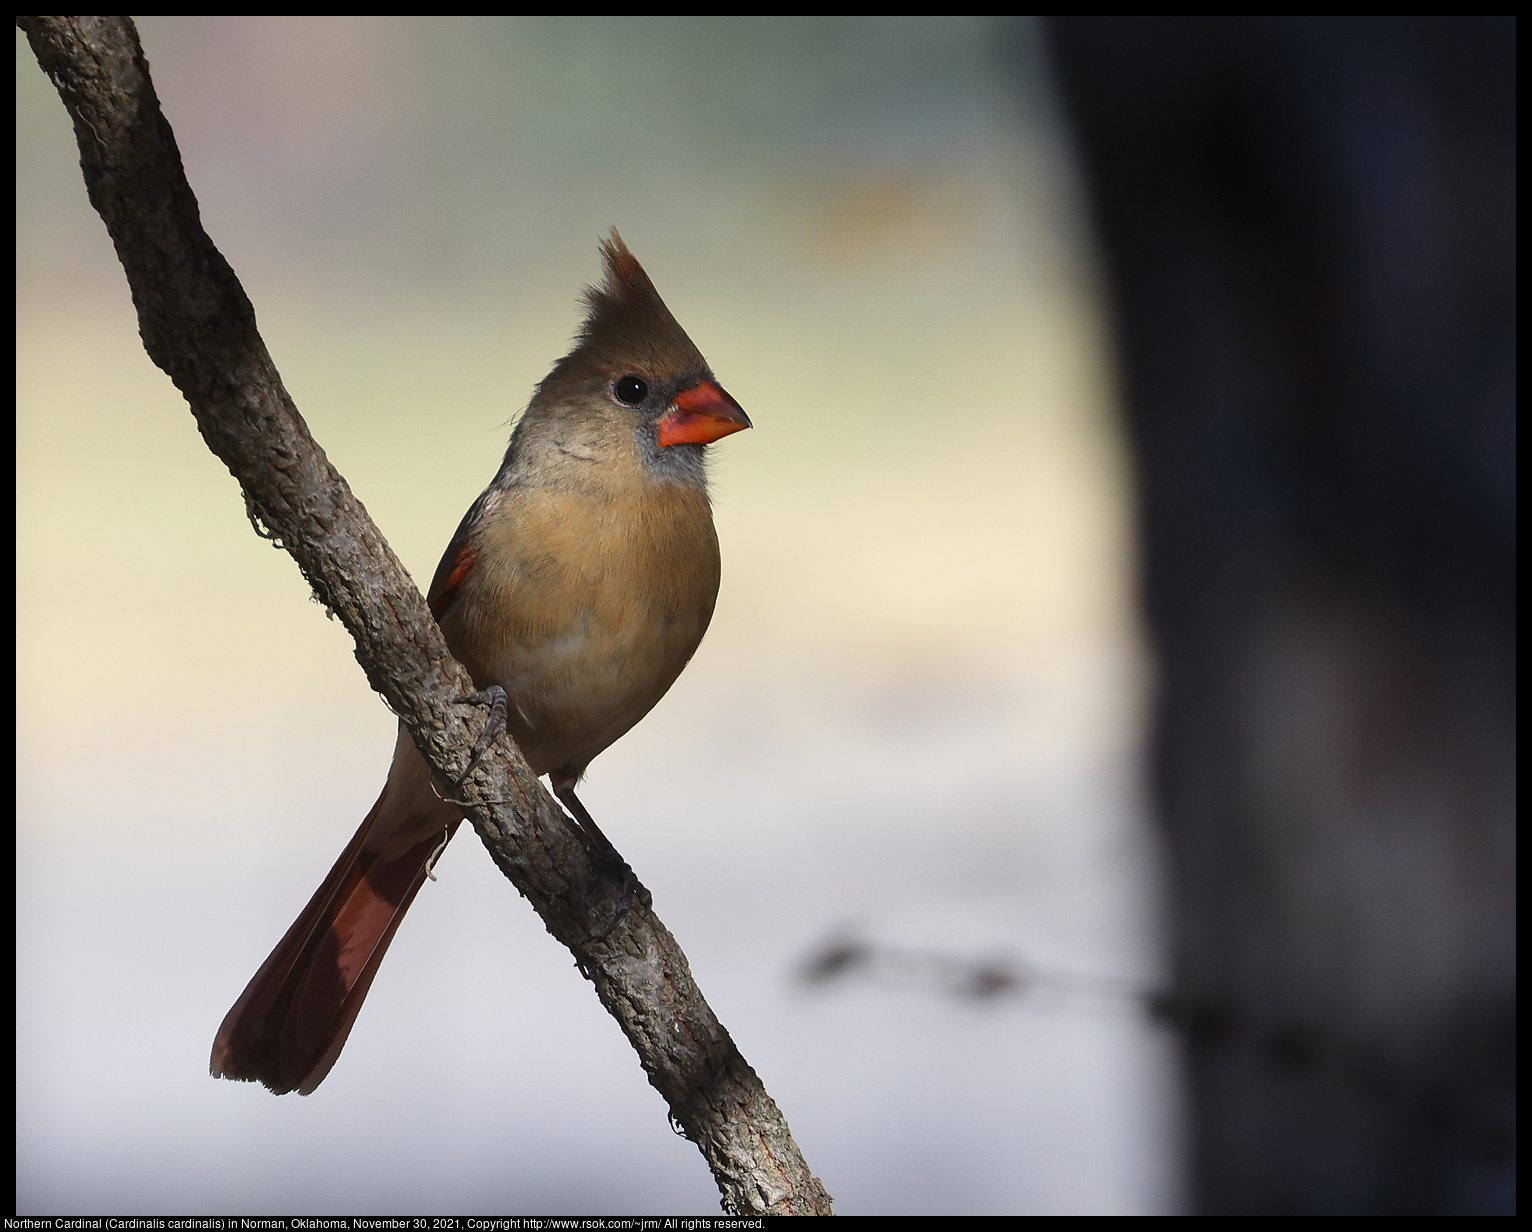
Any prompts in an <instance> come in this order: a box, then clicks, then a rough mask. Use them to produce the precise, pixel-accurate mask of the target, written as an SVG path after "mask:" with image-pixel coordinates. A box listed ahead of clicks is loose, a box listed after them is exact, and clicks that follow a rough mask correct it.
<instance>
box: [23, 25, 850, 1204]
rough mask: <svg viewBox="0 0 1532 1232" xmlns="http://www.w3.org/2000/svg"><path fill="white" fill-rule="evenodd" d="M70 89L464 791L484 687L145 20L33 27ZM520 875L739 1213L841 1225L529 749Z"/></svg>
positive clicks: (361, 618) (251, 429) (266, 507)
mask: <svg viewBox="0 0 1532 1232" xmlns="http://www.w3.org/2000/svg"><path fill="white" fill-rule="evenodd" d="M17 25H18V26H20V27H21V28H22V29H23V30H24V31H25V32H26V34H27V38H28V40H29V41H30V43H31V45H32V50H33V52H34V53H35V54H36V56H37V60H38V63H39V64H40V65H41V66H42V69H43V71H44V72H45V73H47V74H48V76H49V78H50V79H51V80H52V81H53V83H54V85H55V86H57V87H58V91H59V95H60V97H62V99H63V100H64V105H65V107H66V108H67V109H68V111H69V114H70V117H71V118H72V119H73V121H74V128H75V137H76V139H77V141H78V143H79V147H80V166H81V169H82V171H83V172H84V176H85V186H86V190H87V191H88V192H89V194H90V200H91V204H92V205H94V206H95V208H96V210H97V212H98V213H99V214H100V215H101V217H102V219H103V220H104V221H105V222H106V226H107V231H108V232H109V233H110V234H111V237H112V242H113V244H114V245H115V246H116V249H117V255H118V258H119V259H120V260H121V261H122V265H123V269H124V270H125V271H126V272H127V276H128V285H129V287H130V288H131V290H132V293H133V304H134V307H135V308H136V309H137V311H138V321H139V334H140V336H141V337H142V338H143V342H144V347H145V349H146V350H147V351H148V353H149V357H150V358H151V359H152V360H153V361H154V362H155V364H157V365H158V366H159V367H160V368H162V369H164V371H165V372H166V373H167V374H168V375H169V376H170V379H171V380H172V381H174V382H175V385H176V388H178V389H179V390H180V391H181V393H182V394H183V395H185V397H186V400H187V402H188V403H189V404H190V405H191V410H192V414H193V416H194V417H195V418H196V421H197V427H198V429H199V430H200V431H201V433H202V436H203V439H205V440H206V441H207V444H208V448H210V449H211V450H212V451H213V452H214V453H215V454H217V455H218V457H219V458H220V459H221V460H222V461H223V462H224V464H225V465H226V466H228V468H229V470H230V472H231V473H232V474H233V475H234V477H235V478H236V479H237V480H238V481H239V482H240V484H241V486H242V487H243V488H244V492H245V499H246V501H247V503H248V506H249V509H250V513H251V519H252V521H253V522H256V523H258V525H257V529H258V530H259V529H260V528H261V526H264V527H265V528H267V531H266V533H269V534H270V535H272V536H273V537H275V538H277V539H279V540H280V542H281V544H282V546H283V547H285V548H286V549H287V550H288V552H290V553H291V554H292V556H293V559H294V560H296V561H297V562H298V567H299V569H301V570H302V572H303V576H304V577H305V578H306V579H307V580H308V582H309V585H310V586H312V587H313V589H314V593H315V594H316V595H317V596H318V598H319V599H320V601H321V602H323V603H324V604H325V606H326V608H327V609H328V610H330V611H332V612H333V613H334V614H335V615H336V616H338V617H339V618H340V620H341V621H342V623H343V624H344V625H345V626H346V628H347V629H348V630H349V631H350V633H351V635H352V637H353V638H354V639H355V640H356V657H357V661H358V662H359V663H361V665H362V669H363V670H364V671H365V672H366V673H367V679H368V681H369V683H370V684H371V685H372V687H373V688H374V689H376V690H377V691H378V692H379V693H380V694H382V696H383V699H384V701H385V702H386V703H387V704H388V706H389V707H390V708H391V709H392V710H393V711H394V712H395V713H396V714H397V715H398V716H399V717H400V719H401V720H402V721H403V723H404V725H405V726H406V727H407V728H408V729H409V732H410V735H411V737H412V738H413V739H414V741H415V745H416V747H417V748H418V749H419V750H420V752H421V754H422V756H424V758H425V759H426V761H427V762H428V763H429V764H430V766H431V768H432V769H433V770H434V771H435V772H436V773H437V775H438V776H439V777H440V778H441V779H442V780H443V781H444V782H452V781H454V780H455V779H456V778H457V775H458V774H459V773H461V771H462V768H463V767H464V766H465V765H466V764H467V762H468V759H469V751H470V749H471V748H472V747H473V742H474V738H475V735H476V733H477V730H478V724H477V723H476V722H475V721H474V716H475V714H476V713H477V712H476V711H474V710H473V709H471V708H469V707H466V706H464V705H463V704H462V703H461V699H462V698H464V697H465V696H466V695H467V694H469V693H471V692H473V683H472V681H471V680H470V679H469V676H468V673H467V672H466V671H465V670H464V669H463V668H462V667H461V666H460V665H459V664H458V663H457V662H456V661H455V660H454V659H453V658H452V656H451V655H450V654H449V653H448V651H447V646H446V643H445V642H444V641H443V639H442V635H441V631H440V630H439V629H438V628H437V627H436V622H435V621H434V620H433V619H432V617H431V614H430V612H429V611H428V610H427V608H426V604H425V600H424V599H423V598H422V597H421V594H420V592H419V590H418V589H416V587H415V584H414V582H413V581H412V580H411V579H410V576H409V574H408V573H406V572H405V570H404V567H403V566H402V565H401V564H400V563H399V560H398V558H397V557H396V556H395V555H394V554H393V552H392V551H391V550H390V548H389V546H388V543H387V542H386V541H385V540H384V538H383V536H382V535H381V534H380V533H379V532H378V529H377V527H375V526H374V525H373V524H372V520H371V519H370V518H369V517H368V516H367V511H366V510H365V509H364V508H363V507H362V505H361V503H360V502H359V501H358V500H357V499H356V497H355V496H353V495H352V492H351V489H350V487H349V486H347V484H346V481H345V480H344V479H343V478H341V476H340V475H339V474H338V473H337V472H336V470H335V468H334V467H333V466H331V465H330V462H329V460H328V459H327V458H326V457H325V455H324V451H323V450H322V449H320V447H319V446H318V444H317V443H316V442H315V441H314V439H313V437H312V436H311V435H310V433H309V430H308V426H307V425H306V424H305V423H304V422H303V419H302V417H301V416H300V415H299V414H298V411H297V408H296V407H294V406H293V403H292V399H291V398H290V397H289V396H288V394H287V391H286V390H285V389H284V388H283V387H282V381H281V378H280V377H279V376H278V374H277V370H276V366H275V365H274V364H273V363H272V361H271V357H270V355H268V354H267V352H266V347H265V344H264V343H263V342H262V341H261V337H260V334H259V333H258V332H257V330H256V324H255V311H254V309H253V308H252V307H251V306H250V301H249V299H248V298H246V296H245V292H244V290H243V288H242V287H241V286H240V284H239V280H238V279H237V278H236V277H235V276H234V271H233V270H232V269H230V268H229V264H228V262H227V261H225V260H224V258H223V256H222V254H221V253H219V251H218V249H217V248H215V247H214V246H213V242H212V241H211V240H210V239H209V238H208V236H207V234H206V232H204V231H203V229H202V223H201V220H200V216H199V213H198V208H197V199H196V197H195V196H194V195H193V193H192V190H191V187H190V185H188V184H187V182H186V175H185V172H184V171H183V169H182V167H181V156H180V152H179V151H178V149H177V148H176V142H175V136H174V134H173V133H172V132H171V129H170V124H169V122H168V121H166V119H165V117H164V116H163V115H162V114H161V112H160V107H159V100H158V99H157V98H156V96H155V93H154V86H153V83H152V82H151V81H150V78H149V67H148V64H147V63H146V62H145V60H144V56H143V51H142V48H141V47H140V45H139V41H138V32H137V30H136V29H135V28H134V26H133V23H132V22H131V21H130V20H129V19H128V18H126V17H18V18H17ZM459 790H460V793H461V798H462V799H463V800H464V801H465V808H464V812H465V813H466V815H467V816H468V818H469V819H470V820H471V821H472V822H473V825H474V828H475V829H476V830H477V831H478V832H479V837H480V838H481V839H482V840H483V842H484V845H485V846H486V847H487V848H489V852H490V855H491V856H492V857H493V859H494V861H495V863H496V864H497V865H498V866H499V867H500V870H501V871H502V872H503V873H504V874H505V875H506V877H508V878H509V879H510V881H511V882H512V884H514V885H515V886H516V888H517V889H518V890H520V891H521V893H522V894H523V895H525V896H526V898H527V899H528V900H529V901H530V902H531V904H532V906H533V907H534V908H535V909H536V911H537V913H538V914H539V915H540V916H541V917H542V919H543V921H544V923H545V924H546V925H547V927H548V931H549V932H550V933H552V934H553V935H554V937H556V938H557V939H558V940H559V941H560V942H562V943H563V944H564V945H566V946H568V947H569V949H570V950H571V951H572V952H573V953H574V955H575V958H576V960H577V962H578V964H579V966H580V969H581V970H582V971H584V972H585V973H586V975H587V976H588V978H589V979H590V980H591V982H592V983H593V984H594V985H595V987H596V992H597V995H598V996H599V997H600V998H601V1003H602V1004H603V1005H604V1006H605V1007H606V1009H607V1012H608V1013H610V1014H611V1015H612V1016H613V1017H614V1018H616V1019H617V1021H618V1024H619V1025H620V1026H621V1027H622V1030H623V1032H624V1034H625V1035H627V1037H628V1040H629V1041H630V1042H631V1043H632V1045H633V1047H634V1049H635V1050H636V1051H637V1053H638V1055H639V1059H640V1061H641V1062H642V1064H643V1067H644V1070H645V1072H646V1073H647V1074H648V1075H649V1081H650V1082H651V1083H652V1084H653V1085H654V1087H655V1088H656V1089H657V1090H658V1091H659V1092H660V1094H661V1095H663V1096H664V1097H665V1100H666V1102H667V1103H668V1104H669V1105H670V1112H671V1116H672V1118H673V1119H674V1121H675V1122H676V1123H677V1124H678V1125H679V1126H680V1127H681V1129H682V1130H683V1132H684V1133H685V1134H686V1136H687V1137H688V1138H690V1139H691V1140H692V1141H693V1142H695V1143H696V1144H697V1145H698V1147H699V1149H700V1150H701V1151H702V1153H703V1155H704V1156H705V1157H706V1159H707V1161H708V1166H709V1167H710V1168H711V1169H712V1171H713V1176H714V1179H715V1180H716V1181H717V1182H718V1187H719V1189H720V1191H721V1192H722V1193H723V1202H724V1207H725V1209H727V1210H731V1211H737V1212H741V1213H744V1212H750V1213H756V1212H759V1213H771V1214H829V1213H830V1198H829V1195H828V1194H826V1193H825V1191H824V1187H823V1186H822V1185H821V1184H820V1183H819V1181H818V1180H817V1179H816V1178H815V1177H813V1176H811V1175H810V1174H809V1171H808V1167H807V1165H806V1164H805V1163H804V1161H803V1158H802V1156H801V1155H800V1154H799V1153H798V1148H797V1146H796V1144H795V1143H794V1142H793V1140H792V1136H791V1134H790V1133H789V1132H788V1128H787V1123H786V1121H785V1120H784V1119H783V1117H782V1115H781V1113H780V1112H779V1111H778V1109H777V1107H776V1105H775V1104H774V1103H773V1102H772V1100H771V1098H770V1096H768V1095H767V1094H766V1091H765V1088H764V1087H763V1086H762V1085H761V1082H760V1079H759V1078H757V1077H756V1074H755V1071H754V1070H752V1069H751V1068H750V1066H749V1064H748V1063H747V1062H746V1061H745V1059H744V1058H743V1057H742V1056H741V1055H740V1054H739V1050H738V1049H736V1048H735V1046H734V1042H733V1041H732V1040H731V1039H730V1038H729V1035H728V1032H727V1031H725V1030H724V1029H723V1027H722V1025H721V1024H720V1023H719V1022H718V1020H717V1018H715V1017H714V1015H713V1012H712V1010H711V1009H709V1008H708V1005H707V1002H706V1001H704V1000H703V998H702V994H701V992H700V991H699V990H698V989H697V986H696V985H695V983H693V981H692V978H691V971H690V968H689V967H688V965H687V962H686V956H685V955H684V954H683V953H682V952H681V949H680V947H679V946H678V945H677V944H676V941H675V938H673V937H672V936H671V935H670V933H669V932H668V931H667V930H666V929H665V927H664V926H663V925H662V924H661V923H660V921H659V920H658V919H657V918H656V917H655V916H654V914H653V913H652V912H650V911H648V910H645V909H643V908H641V907H638V906H637V905H635V907H634V909H633V910H632V911H631V913H630V914H629V915H628V916H627V917H625V919H624V920H623V922H622V924H621V925H620V926H619V927H618V928H617V929H616V930H615V931H614V932H613V933H612V934H611V936H609V937H606V938H603V939H601V940H591V938H592V936H593V934H594V933H596V932H597V931H599V925H598V922H599V921H603V920H610V919H611V918H612V915H613V911H614V909H615V903H616V888H615V887H614V886H612V885H610V884H609V883H608V882H607V880H606V879H605V878H603V877H600V876H598V875H596V872H595V870H594V869H593V867H592V865H591V862H590V859H589V856H588V855H587V854H586V851H585V848H584V845H583V844H582V843H581V842H580V841H579V840H578V838H577V837H576V836H575V834H574V833H573V830H572V828H571V827H570V826H569V825H568V823H567V822H566V821H565V820H564V817H563V814H562V812H561V811H560V809H559V807H558V805H557V804H556V803H555V802H554V801H553V799H552V797H551V796H549V795H548V793H547V792H546V791H545V790H544V789H543V787H542V785H541V784H540V783H539V782H538V781H537V779H536V778H534V777H533V775H532V773H531V771H530V769H529V768H528V767H527V764H526V762H525V760H524V759H523V758H522V756H521V754H520V752H518V751H517V750H516V748H515V747H514V745H513V744H512V743H511V741H510V739H509V737H507V738H505V739H504V740H503V741H497V742H496V746H495V747H494V748H493V749H492V750H491V751H490V753H489V754H487V755H486V756H485V757H484V758H483V759H481V761H480V762H479V764H478V765H477V767H476V768H475V770H474V772H473V773H472V774H471V775H470V776H469V779H468V781H467V782H466V783H465V784H464V785H463V786H462V787H461V788H460V789H459Z"/></svg>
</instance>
